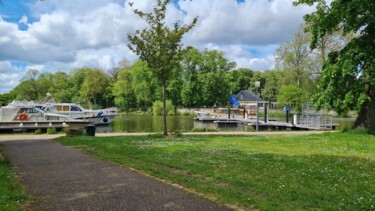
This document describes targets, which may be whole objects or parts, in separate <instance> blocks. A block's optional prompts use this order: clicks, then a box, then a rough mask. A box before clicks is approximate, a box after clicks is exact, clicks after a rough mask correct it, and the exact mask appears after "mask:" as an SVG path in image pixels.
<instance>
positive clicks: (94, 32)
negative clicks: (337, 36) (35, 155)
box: [0, 0, 312, 93]
mask: <svg viewBox="0 0 375 211" xmlns="http://www.w3.org/2000/svg"><path fill="white" fill-rule="evenodd" d="M134 2H135V4H134V6H135V7H136V8H139V9H141V10H146V11H147V10H150V9H151V8H152V5H153V3H154V2H155V0H137V1H134ZM172 2H173V3H171V4H170V5H169V7H168V12H167V22H168V23H172V22H174V21H176V20H181V21H182V22H183V23H189V22H190V21H191V20H192V19H193V18H194V17H196V16H198V17H199V21H198V23H197V25H196V27H194V28H193V29H192V31H190V32H189V33H188V34H187V35H186V36H185V37H184V39H183V43H184V44H185V45H191V46H193V47H196V48H198V49H200V50H204V49H206V48H207V49H210V50H212V49H216V50H220V51H223V52H224V53H225V56H226V57H227V58H228V59H229V60H231V61H234V62H236V63H237V67H238V68H240V67H246V68H251V69H253V70H260V71H262V70H267V69H272V68H274V52H275V49H276V48H277V47H278V46H279V45H280V44H281V43H282V42H285V41H288V40H291V39H292V38H293V36H294V34H295V32H296V31H297V30H298V27H299V25H300V24H301V23H303V19H302V17H303V15H304V14H306V13H309V12H311V10H312V8H308V7H301V6H300V7H298V8H297V7H293V6H292V2H293V1H292V0H189V1H182V0H173V1H172ZM143 27H145V23H144V21H142V20H140V19H139V18H138V17H137V16H135V15H134V14H133V12H132V11H131V9H130V8H129V7H128V0H80V1H76V0H44V1H41V2H40V1H35V0H2V3H1V5H0V49H1V50H0V93H6V92H9V91H10V90H11V89H13V88H14V87H15V86H16V85H17V84H18V83H19V81H20V79H21V78H22V77H23V76H24V75H25V73H26V71H27V70H28V69H37V70H39V72H41V73H43V72H56V71H66V72H69V71H71V70H72V69H74V68H80V67H83V66H86V67H96V68H101V69H103V70H109V69H111V68H113V67H115V66H116V65H117V63H118V62H119V61H121V60H123V59H127V60H130V61H135V60H136V59H137V56H136V55H134V54H133V53H132V52H131V51H130V50H129V49H128V48H127V47H126V42H127V40H126V34H128V33H132V32H134V30H136V29H138V28H143Z"/></svg>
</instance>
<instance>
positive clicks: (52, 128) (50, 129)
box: [47, 127, 57, 134]
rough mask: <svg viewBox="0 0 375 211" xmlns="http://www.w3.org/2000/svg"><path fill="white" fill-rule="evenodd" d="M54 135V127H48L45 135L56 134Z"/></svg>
mask: <svg viewBox="0 0 375 211" xmlns="http://www.w3.org/2000/svg"><path fill="white" fill-rule="evenodd" d="M56 133H57V132H56V128H54V127H49V128H48V129H47V134H56Z"/></svg>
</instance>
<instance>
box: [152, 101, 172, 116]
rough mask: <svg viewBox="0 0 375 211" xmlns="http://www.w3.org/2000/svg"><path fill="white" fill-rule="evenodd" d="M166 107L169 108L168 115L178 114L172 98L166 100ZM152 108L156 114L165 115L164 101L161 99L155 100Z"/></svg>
mask: <svg viewBox="0 0 375 211" xmlns="http://www.w3.org/2000/svg"><path fill="white" fill-rule="evenodd" d="M166 109H167V112H166V113H167V114H168V115H175V114H176V112H175V108H174V106H173V104H172V101H170V100H167V101H166ZM152 110H153V113H154V115H163V102H162V101H159V100H158V101H155V102H154V103H153V104H152Z"/></svg>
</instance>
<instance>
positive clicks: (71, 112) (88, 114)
mask: <svg viewBox="0 0 375 211" xmlns="http://www.w3.org/2000/svg"><path fill="white" fill-rule="evenodd" d="M37 107H38V108H40V109H42V110H44V111H46V112H50V113H56V114H63V115H67V116H69V117H70V118H72V119H77V120H87V121H89V122H91V123H92V124H94V125H108V124H109V123H111V121H112V120H113V119H114V118H115V116H116V115H117V108H106V109H98V110H89V109H85V108H83V107H82V106H81V105H80V104H78V103H55V102H45V103H43V104H40V105H38V106H37Z"/></svg>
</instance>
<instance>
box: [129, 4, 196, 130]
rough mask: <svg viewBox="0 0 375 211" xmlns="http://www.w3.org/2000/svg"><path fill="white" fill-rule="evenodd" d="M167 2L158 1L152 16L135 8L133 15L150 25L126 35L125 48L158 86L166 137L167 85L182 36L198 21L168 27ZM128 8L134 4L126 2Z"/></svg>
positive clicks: (176, 58) (180, 47)
mask: <svg viewBox="0 0 375 211" xmlns="http://www.w3.org/2000/svg"><path fill="white" fill-rule="evenodd" d="M169 2H170V0H158V1H157V5H156V6H154V8H153V12H151V13H145V12H142V11H140V10H137V9H135V10H134V13H135V14H137V15H138V16H139V17H141V18H143V19H144V20H145V21H146V22H147V23H148V24H149V27H148V28H144V29H142V30H136V32H135V33H134V34H128V39H129V41H130V44H129V45H128V47H129V48H130V49H131V50H132V51H133V52H135V53H136V54H137V55H139V57H140V58H141V59H142V60H143V61H144V62H146V64H147V66H148V67H149V68H150V69H151V70H152V72H153V74H154V75H155V76H156V77H157V78H158V80H159V82H160V83H161V86H162V93H163V123H164V135H168V132H167V117H166V104H165V101H166V88H167V82H168V80H169V79H170V76H171V73H172V71H173V69H174V68H175V67H176V66H177V65H178V57H179V54H180V53H181V51H182V44H181V39H182V36H183V35H184V34H185V33H187V32H188V31H189V30H190V29H192V28H193V27H194V25H195V24H196V22H197V18H194V19H193V21H192V23H191V24H189V25H184V26H181V27H180V26H179V23H178V22H176V23H174V25H173V28H169V27H168V26H167V24H166V22H165V18H166V15H165V14H166V10H167V5H168V3H169ZM129 5H130V6H132V5H133V3H129Z"/></svg>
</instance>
